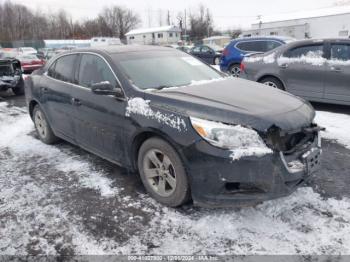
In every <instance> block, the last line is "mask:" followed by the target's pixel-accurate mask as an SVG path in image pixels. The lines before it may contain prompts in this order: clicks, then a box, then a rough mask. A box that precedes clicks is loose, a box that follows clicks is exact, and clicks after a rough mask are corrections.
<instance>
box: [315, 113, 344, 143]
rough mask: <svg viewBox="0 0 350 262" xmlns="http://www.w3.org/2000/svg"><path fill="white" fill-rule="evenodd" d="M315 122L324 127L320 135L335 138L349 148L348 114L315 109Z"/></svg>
mask: <svg viewBox="0 0 350 262" xmlns="http://www.w3.org/2000/svg"><path fill="white" fill-rule="evenodd" d="M315 122H316V123H317V124H318V125H320V126H322V127H325V128H326V131H325V132H323V133H322V137H324V138H327V139H333V140H336V141H337V142H338V143H340V144H342V145H344V146H345V147H347V148H349V149H350V133H349V131H350V116H349V115H345V114H336V113H330V112H324V111H317V114H316V119H315Z"/></svg>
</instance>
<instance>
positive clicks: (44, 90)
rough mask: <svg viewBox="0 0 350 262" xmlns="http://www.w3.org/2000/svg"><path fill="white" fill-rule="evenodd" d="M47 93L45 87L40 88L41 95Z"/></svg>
mask: <svg viewBox="0 0 350 262" xmlns="http://www.w3.org/2000/svg"><path fill="white" fill-rule="evenodd" d="M48 91H49V89H48V88H47V87H42V88H41V92H43V93H47V92H48Z"/></svg>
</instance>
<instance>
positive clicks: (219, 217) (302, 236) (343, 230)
mask: <svg viewBox="0 0 350 262" xmlns="http://www.w3.org/2000/svg"><path fill="white" fill-rule="evenodd" d="M24 111H25V110H24V109H22V108H15V107H7V105H6V103H2V102H0V123H1V125H0V133H1V134H6V132H5V131H7V133H10V134H7V137H6V138H4V137H2V136H0V162H1V165H0V188H1V190H0V236H1V238H0V253H1V255H26V254H36V252H40V251H41V253H40V254H42V255H48V254H50V255H56V254H67V253H68V254H71V253H70V252H69V249H72V250H71V252H72V253H73V254H76V255H79V254H83V255H99V254H100V255H102V254H124V255H129V254H173V255H186V254H188V255H190V254H197V255H198V254H203V255H204V254H217V255H233V254H235V255H255V254H259V255H269V254H276V255H277V254H279V255H288V254H290V255H295V254H298V255H315V254H319V255H349V254H350V200H349V199H348V198H344V199H342V200H336V199H323V198H322V197H321V196H320V195H319V194H317V193H315V192H313V190H312V189H311V188H300V189H298V190H297V191H296V192H295V193H293V194H292V195H291V196H289V197H286V198H281V199H278V200H274V201H269V202H265V203H263V204H261V205H259V206H256V207H250V208H242V209H232V208H231V209H221V210H215V209H210V210H207V209H201V208H193V207H191V206H188V207H186V208H184V209H170V208H166V207H163V206H161V205H160V204H158V203H156V202H155V201H154V200H152V199H151V198H150V197H149V196H147V195H143V194H140V195H138V196H137V197H135V198H136V199H135V203H130V202H129V201H130V197H121V196H120V195H119V193H118V192H120V191H122V188H121V187H120V186H118V187H117V188H114V187H112V186H111V183H110V181H108V179H107V177H106V175H108V174H107V173H106V172H97V171H96V170H95V168H94V167H93V166H92V165H91V164H90V162H89V161H88V160H86V159H85V158H84V157H81V156H79V155H77V154H76V152H74V149H62V148H61V147H60V146H47V145H44V144H42V143H41V142H40V141H38V140H37V139H35V138H33V137H32V136H31V135H30V133H32V132H33V131H34V128H33V124H32V122H31V121H30V119H29V117H28V116H27V115H26V113H25V112H24ZM316 122H318V123H319V124H320V125H321V126H324V127H326V128H327V132H326V133H325V136H326V137H327V138H334V139H337V141H339V142H341V143H344V144H347V145H350V143H349V142H350V134H346V133H345V132H346V131H348V130H350V129H349V128H348V127H349V126H350V116H346V115H341V114H334V113H328V112H317V116H316ZM9 130H10V131H11V132H8V131H9ZM4 132H5V133H4ZM347 133H349V132H347ZM28 134H29V135H28ZM25 159H27V160H28V159H30V161H27V160H25ZM41 167H42V168H44V167H50V169H49V170H50V171H51V172H53V171H54V170H55V169H57V170H59V172H62V174H55V173H53V174H52V173H50V172H48V173H47V174H45V173H44V174H37V173H35V172H32V171H31V170H36V169H35V168H41ZM87 174H92V176H93V177H94V178H96V177H101V178H104V179H106V182H107V183H106V184H105V185H104V186H108V185H109V189H108V190H107V191H113V192H115V198H117V199H119V200H120V201H122V202H121V203H122V207H121V209H122V211H121V213H120V215H121V216H129V217H130V219H136V217H135V216H134V217H132V216H131V213H129V209H128V208H126V206H128V205H129V203H130V204H131V205H132V206H133V207H136V208H139V209H144V207H145V206H146V207H147V209H149V212H150V213H151V214H152V218H151V220H150V221H149V222H145V223H144V227H143V228H142V229H141V230H140V231H138V232H137V234H133V235H132V236H131V237H130V238H129V239H127V240H126V241H122V242H117V240H116V239H115V238H114V235H113V233H109V234H106V236H105V237H104V238H103V239H101V238H97V237H96V236H94V234H93V232H90V231H89V230H88V229H86V228H85V227H83V226H81V224H80V220H79V219H81V218H77V217H75V216H73V215H72V214H71V213H69V212H67V211H66V210H65V208H64V207H65V206H66V205H74V203H69V202H68V203H67V202H64V201H63V199H62V198H63V196H64V194H65V193H66V192H67V191H65V190H67V188H66V187H68V185H66V187H62V188H57V184H55V183H54V182H53V181H52V179H67V181H66V182H70V180H69V179H70V178H71V179H72V180H71V181H72V182H71V183H70V184H73V186H77V187H79V186H83V187H85V186H86V185H83V183H82V182H81V181H82V179H88V175H87ZM75 178H77V179H78V183H77V184H74V183H75V182H74V181H75V180H74V179H75ZM99 181H100V180H99V179H97V182H94V184H95V183H97V184H98V183H100V182H99ZM101 187H103V186H101ZM68 189H69V188H68ZM93 189H95V188H94V187H93ZM60 190H61V191H60ZM107 195H108V194H107ZM101 197H102V194H101ZM105 200H106V198H104V197H102V199H101V201H100V202H98V203H100V204H101V205H103V204H104V203H105ZM78 203H79V202H78ZM94 204H96V203H94ZM97 208H98V207H97ZM104 219H105V217H104ZM123 229H124V230H128V229H129V228H128V225H125V227H124V228H123ZM70 243H72V245H70ZM67 250H68V252H67ZM42 252H43V253H42Z"/></svg>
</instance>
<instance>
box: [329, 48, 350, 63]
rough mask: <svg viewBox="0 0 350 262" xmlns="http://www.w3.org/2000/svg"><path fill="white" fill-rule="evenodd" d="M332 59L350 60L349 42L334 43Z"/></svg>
mask: <svg viewBox="0 0 350 262" xmlns="http://www.w3.org/2000/svg"><path fill="white" fill-rule="evenodd" d="M331 59H332V60H341V61H349V60H350V45H347V44H332V45H331Z"/></svg>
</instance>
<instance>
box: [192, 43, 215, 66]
mask: <svg viewBox="0 0 350 262" xmlns="http://www.w3.org/2000/svg"><path fill="white" fill-rule="evenodd" d="M190 54H191V55H193V56H196V57H198V58H199V59H200V60H202V61H203V62H205V63H207V64H209V65H219V64H220V58H221V54H222V48H220V47H218V46H208V45H200V46H195V47H193V48H192V49H191V50H190Z"/></svg>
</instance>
